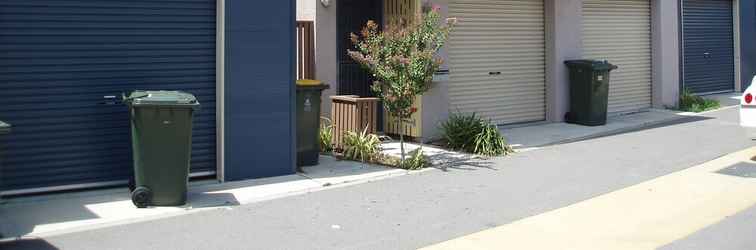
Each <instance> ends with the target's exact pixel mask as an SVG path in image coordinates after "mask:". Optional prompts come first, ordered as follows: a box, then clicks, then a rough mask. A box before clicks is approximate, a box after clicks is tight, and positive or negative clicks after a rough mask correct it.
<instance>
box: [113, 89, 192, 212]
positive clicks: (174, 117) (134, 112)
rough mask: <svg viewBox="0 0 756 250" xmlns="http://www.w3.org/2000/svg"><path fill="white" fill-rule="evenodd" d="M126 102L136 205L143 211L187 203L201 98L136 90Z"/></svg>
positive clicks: (178, 93) (170, 92)
mask: <svg viewBox="0 0 756 250" xmlns="http://www.w3.org/2000/svg"><path fill="white" fill-rule="evenodd" d="M124 103H125V104H126V105H127V106H128V107H129V112H130V113H131V140H132V148H133V155H134V190H132V192H131V200H132V202H133V203H134V205H135V206H137V207H139V208H144V207H147V206H181V205H184V204H186V192H187V182H188V179H189V162H190V160H191V148H192V118H193V116H194V112H196V111H197V110H198V109H199V106H200V104H199V102H198V101H197V98H195V97H194V96H193V95H192V94H189V93H185V92H181V91H134V92H132V93H130V94H129V95H128V96H124Z"/></svg>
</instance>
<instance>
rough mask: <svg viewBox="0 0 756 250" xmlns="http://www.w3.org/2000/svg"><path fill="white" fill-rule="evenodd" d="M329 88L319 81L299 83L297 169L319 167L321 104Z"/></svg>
mask: <svg viewBox="0 0 756 250" xmlns="http://www.w3.org/2000/svg"><path fill="white" fill-rule="evenodd" d="M327 88H328V85H326V84H323V82H321V81H317V80H298V81H297V167H302V166H314V165H318V159H319V157H320V142H319V140H318V137H319V136H320V134H319V133H318V132H319V129H320V102H321V94H322V92H323V90H324V89H327Z"/></svg>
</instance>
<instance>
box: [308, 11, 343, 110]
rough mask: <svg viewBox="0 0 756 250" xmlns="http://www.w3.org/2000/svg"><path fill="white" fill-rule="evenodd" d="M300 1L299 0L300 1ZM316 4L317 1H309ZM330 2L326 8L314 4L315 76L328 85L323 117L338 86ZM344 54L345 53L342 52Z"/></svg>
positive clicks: (333, 17) (324, 94) (334, 31)
mask: <svg viewBox="0 0 756 250" xmlns="http://www.w3.org/2000/svg"><path fill="white" fill-rule="evenodd" d="M300 1H301V0H300ZM309 1H311V2H318V0H309ZM337 1H338V0H331V3H330V5H329V6H328V7H325V6H323V5H322V4H320V3H317V4H315V16H316V21H315V48H316V49H315V76H316V78H318V80H321V81H323V82H325V83H326V84H328V85H330V88H329V89H326V90H325V91H323V102H322V103H321V111H322V113H323V116H326V117H330V114H331V99H330V98H329V97H330V96H332V95H335V94H336V90H337V89H338V88H337V84H338V72H339V71H338V68H339V67H338V62H337V59H338V58H337V57H336V56H337V53H338V52H336V5H337V4H336V2H337ZM344 53H346V52H344Z"/></svg>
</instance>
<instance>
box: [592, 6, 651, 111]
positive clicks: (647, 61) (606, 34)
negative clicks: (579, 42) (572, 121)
mask: <svg viewBox="0 0 756 250" xmlns="http://www.w3.org/2000/svg"><path fill="white" fill-rule="evenodd" d="M583 52H584V54H583V55H584V56H583V57H584V58H587V59H606V60H609V62H611V63H613V64H616V65H618V66H619V69H618V70H616V71H612V73H611V81H610V84H609V112H610V113H617V112H630V111H636V110H641V109H646V108H649V107H650V106H651V4H650V2H649V0H585V1H584V2H583Z"/></svg>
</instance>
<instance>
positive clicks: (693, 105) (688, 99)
mask: <svg viewBox="0 0 756 250" xmlns="http://www.w3.org/2000/svg"><path fill="white" fill-rule="evenodd" d="M719 107H720V104H719V101H717V100H712V99H705V98H703V97H700V96H697V95H695V94H693V93H692V92H691V91H690V90H689V89H685V90H683V92H682V93H681V94H680V104H679V109H680V110H681V111H686V112H695V113H700V112H704V111H708V110H713V109H718V108H719Z"/></svg>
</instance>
